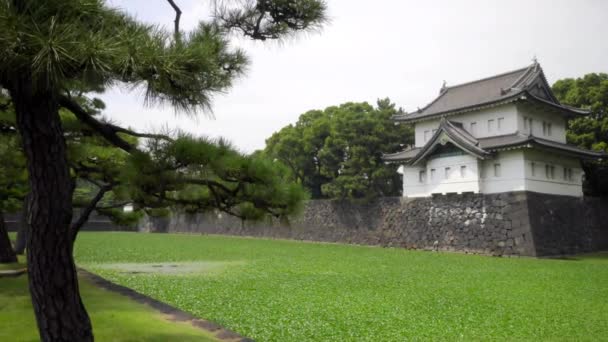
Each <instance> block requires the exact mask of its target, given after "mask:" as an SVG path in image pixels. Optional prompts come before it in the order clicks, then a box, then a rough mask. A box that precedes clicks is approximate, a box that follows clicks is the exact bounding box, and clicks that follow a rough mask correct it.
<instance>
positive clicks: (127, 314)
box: [0, 265, 216, 342]
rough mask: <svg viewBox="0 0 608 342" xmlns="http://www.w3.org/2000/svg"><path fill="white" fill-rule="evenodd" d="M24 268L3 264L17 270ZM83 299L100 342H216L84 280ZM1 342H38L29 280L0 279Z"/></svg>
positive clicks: (192, 328)
mask: <svg viewBox="0 0 608 342" xmlns="http://www.w3.org/2000/svg"><path fill="white" fill-rule="evenodd" d="M19 267H23V265H11V266H7V265H0V269H5V270H6V269H14V268H19ZM80 283H81V284H80V287H81V290H82V296H83V300H84V302H85V305H86V306H87V309H88V311H89V314H90V316H91V320H92V322H93V326H94V333H95V338H96V340H97V341H125V342H126V341H149V342H152V341H158V342H164V341H216V339H214V338H212V337H211V335H210V334H207V333H206V332H204V331H202V330H200V329H197V328H194V327H193V326H192V325H190V324H189V323H182V322H171V321H168V320H167V319H166V318H164V317H162V315H161V314H159V313H157V312H156V311H153V310H152V309H150V308H148V307H147V306H144V305H143V304H138V303H135V302H133V301H131V300H129V299H127V298H126V297H123V296H121V295H118V294H115V293H112V292H108V291H106V290H102V289H99V288H97V287H94V286H93V285H91V284H89V283H88V282H87V281H84V280H81V282H80ZM0 322H1V324H0V341H20V342H21V341H38V340H39V337H38V331H37V330H36V322H35V318H34V312H33V310H32V304H31V302H30V297H29V293H28V290H27V277H26V276H21V277H17V278H0Z"/></svg>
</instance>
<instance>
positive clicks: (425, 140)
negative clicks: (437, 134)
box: [424, 131, 429, 142]
mask: <svg viewBox="0 0 608 342" xmlns="http://www.w3.org/2000/svg"><path fill="white" fill-rule="evenodd" d="M427 141H429V131H424V142H427Z"/></svg>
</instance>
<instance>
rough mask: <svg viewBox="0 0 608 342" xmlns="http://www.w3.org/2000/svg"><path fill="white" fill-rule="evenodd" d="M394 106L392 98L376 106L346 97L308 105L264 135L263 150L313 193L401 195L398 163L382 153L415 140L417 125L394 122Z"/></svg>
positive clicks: (322, 195)
mask: <svg viewBox="0 0 608 342" xmlns="http://www.w3.org/2000/svg"><path fill="white" fill-rule="evenodd" d="M396 112H397V110H396V109H395V105H394V104H392V103H391V102H390V100H389V99H383V100H379V101H378V104H377V107H376V108H374V107H372V106H371V105H369V104H367V103H345V104H342V105H340V106H334V107H328V108H326V109H325V110H323V111H320V110H313V111H309V112H307V113H304V114H302V115H301V116H300V118H299V120H298V122H297V123H296V124H295V125H289V126H287V127H284V128H283V129H281V130H280V131H279V132H277V133H275V134H273V135H272V136H271V137H270V138H269V139H268V140H266V148H265V150H264V151H263V154H264V155H267V156H268V157H270V158H275V159H276V160H279V161H281V162H282V163H283V164H285V165H286V166H287V167H288V168H289V170H290V172H291V177H292V178H293V179H294V180H295V181H297V182H299V183H300V184H302V185H303V186H304V187H305V188H307V189H308V190H309V191H310V192H311V194H312V197H313V198H373V197H376V196H395V195H399V194H400V191H401V184H402V183H401V177H400V176H399V174H398V173H397V172H396V169H397V166H396V165H387V164H385V163H384V162H383V161H382V154H384V153H391V152H397V151H399V150H402V149H404V146H405V145H406V144H408V143H412V142H413V130H412V128H411V127H410V126H406V125H395V124H394V122H393V121H392V120H391V117H392V115H394V114H396Z"/></svg>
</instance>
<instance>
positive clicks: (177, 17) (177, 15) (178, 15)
mask: <svg viewBox="0 0 608 342" xmlns="http://www.w3.org/2000/svg"><path fill="white" fill-rule="evenodd" d="M167 2H169V5H171V7H173V10H174V11H175V20H174V21H173V23H174V26H175V28H174V29H175V31H174V33H173V35H174V37H175V42H179V41H180V33H179V21H180V18H181V17H182V10H181V9H180V8H179V7H178V6H177V4H176V3H175V1H173V0H167Z"/></svg>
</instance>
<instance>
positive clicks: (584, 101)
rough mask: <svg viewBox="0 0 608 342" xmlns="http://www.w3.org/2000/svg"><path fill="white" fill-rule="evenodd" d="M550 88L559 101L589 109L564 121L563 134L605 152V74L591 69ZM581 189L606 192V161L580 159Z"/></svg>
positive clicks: (607, 101) (607, 112) (607, 108)
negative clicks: (578, 76) (584, 176)
mask: <svg viewBox="0 0 608 342" xmlns="http://www.w3.org/2000/svg"><path fill="white" fill-rule="evenodd" d="M552 88H553V92H554V93H555V95H556V97H557V98H558V99H559V100H560V102H561V103H563V104H566V105H570V106H573V107H578V108H585V109H589V110H591V115H589V116H587V117H581V118H576V119H573V120H570V122H569V123H568V131H567V138H568V142H569V143H571V144H575V145H578V146H580V147H582V148H586V149H592V150H596V151H604V152H608V74H605V73H592V74H587V75H584V76H583V77H580V78H576V79H574V78H566V79H562V80H558V81H557V82H555V84H554V85H553V87H552ZM583 168H584V169H585V175H586V178H585V180H586V182H585V191H586V193H587V194H590V195H604V196H605V195H608V165H607V164H606V162H603V163H595V162H585V163H583Z"/></svg>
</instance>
